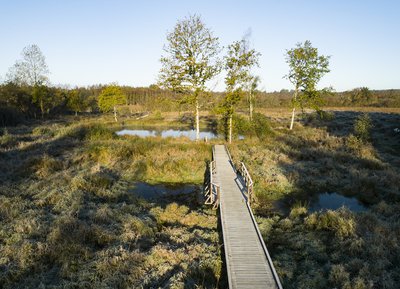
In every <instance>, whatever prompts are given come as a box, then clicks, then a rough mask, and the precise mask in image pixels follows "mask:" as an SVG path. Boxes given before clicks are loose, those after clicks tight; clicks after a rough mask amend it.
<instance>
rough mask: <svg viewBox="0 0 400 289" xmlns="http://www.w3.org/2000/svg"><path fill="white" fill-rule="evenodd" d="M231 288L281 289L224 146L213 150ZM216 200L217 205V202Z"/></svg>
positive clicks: (240, 179)
mask: <svg viewBox="0 0 400 289" xmlns="http://www.w3.org/2000/svg"><path fill="white" fill-rule="evenodd" d="M213 151H214V154H213V158H214V161H215V167H214V175H213V176H212V180H213V182H214V183H215V184H216V185H217V186H216V187H218V189H219V199H218V200H219V206H220V217H221V224H222V233H223V239H224V248H225V258H226V267H227V272H228V281H229V288H231V289H236V288H249V289H256V288H278V289H279V288H282V286H281V284H280V281H279V278H278V276H277V274H276V272H275V269H274V266H273V264H272V261H271V258H270V257H269V254H268V251H267V248H266V247H265V244H264V241H263V240H262V237H261V234H260V232H259V230H258V227H257V223H256V222H255V220H254V216H253V214H252V212H251V209H250V207H249V206H248V204H247V202H246V197H245V195H244V192H245V189H246V188H245V185H244V182H243V180H242V178H241V177H240V175H238V174H237V172H236V170H235V169H234V167H233V164H232V163H231V160H230V157H229V155H228V152H227V150H226V148H225V146H224V145H216V146H214V148H213ZM218 200H217V201H218Z"/></svg>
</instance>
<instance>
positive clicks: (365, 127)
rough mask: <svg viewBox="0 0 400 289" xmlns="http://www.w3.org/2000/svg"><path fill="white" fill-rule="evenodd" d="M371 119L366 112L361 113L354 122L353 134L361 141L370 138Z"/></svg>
mask: <svg viewBox="0 0 400 289" xmlns="http://www.w3.org/2000/svg"><path fill="white" fill-rule="evenodd" d="M372 127H373V126H372V121H371V118H370V116H369V115H368V113H363V114H361V115H360V116H358V117H357V119H356V121H355V122H354V134H355V135H356V136H357V138H359V139H360V140H361V141H362V142H367V141H369V140H370V139H371V129H372Z"/></svg>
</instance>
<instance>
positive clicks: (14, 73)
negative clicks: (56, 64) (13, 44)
mask: <svg viewBox="0 0 400 289" xmlns="http://www.w3.org/2000/svg"><path fill="white" fill-rule="evenodd" d="M21 55H22V59H21V60H18V61H17V62H16V63H15V64H14V66H12V67H11V68H10V70H9V72H8V74H7V78H8V80H9V81H11V82H14V83H16V84H19V85H29V86H35V85H40V84H45V83H46V82H47V81H48V74H49V69H48V67H47V64H46V59H45V57H44V55H43V53H42V51H41V50H40V48H39V46H37V45H36V44H33V45H29V46H26V47H25V48H24V49H23V50H22V53H21Z"/></svg>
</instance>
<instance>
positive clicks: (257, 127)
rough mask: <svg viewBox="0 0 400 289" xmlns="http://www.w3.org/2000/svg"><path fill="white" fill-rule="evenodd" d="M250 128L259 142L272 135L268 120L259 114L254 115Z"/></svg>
mask: <svg viewBox="0 0 400 289" xmlns="http://www.w3.org/2000/svg"><path fill="white" fill-rule="evenodd" d="M252 127H253V129H254V132H255V134H256V136H257V137H258V138H259V139H260V140H265V139H266V138H267V137H270V136H273V135H274V132H273V130H272V128H271V124H270V121H269V119H268V118H267V117H266V116H265V115H263V114H261V113H255V114H254V117H253V122H252Z"/></svg>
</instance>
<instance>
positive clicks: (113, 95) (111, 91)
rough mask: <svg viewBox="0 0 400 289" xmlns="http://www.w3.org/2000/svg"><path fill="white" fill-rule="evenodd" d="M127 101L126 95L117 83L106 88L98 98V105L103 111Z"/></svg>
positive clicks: (108, 110) (110, 109)
mask: <svg viewBox="0 0 400 289" xmlns="http://www.w3.org/2000/svg"><path fill="white" fill-rule="evenodd" d="M125 103H126V95H125V94H124V93H123V92H122V90H121V88H120V87H119V86H117V85H109V86H107V87H106V88H104V89H103V90H102V91H101V93H100V95H99V98H98V105H99V108H100V110H101V111H102V112H110V111H112V110H113V109H115V107H116V106H118V105H122V104H125Z"/></svg>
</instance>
